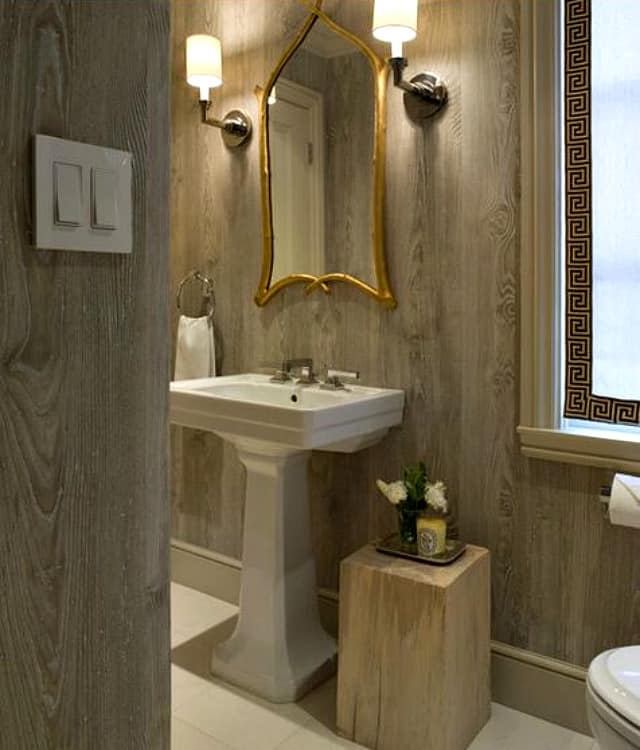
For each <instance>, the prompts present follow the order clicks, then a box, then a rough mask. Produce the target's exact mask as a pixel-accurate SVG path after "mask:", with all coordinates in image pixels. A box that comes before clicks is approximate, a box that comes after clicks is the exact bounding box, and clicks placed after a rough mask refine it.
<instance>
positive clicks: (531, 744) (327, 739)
mask: <svg viewBox="0 0 640 750" xmlns="http://www.w3.org/2000/svg"><path fill="white" fill-rule="evenodd" d="M236 612H237V608H236V607H234V606H233V605H231V604H227V603H226V602H223V601H220V600H218V599H214V598H212V597H210V596H206V595H205V594H201V593H200V592H198V591H194V590H193V589H189V588H186V587H184V586H180V585H178V584H172V585H171V617H172V632H171V647H172V661H173V665H172V679H173V686H172V702H173V718H172V725H173V729H172V750H276V748H277V750H337V749H338V748H354V749H355V750H357V748H359V747H360V745H355V744H353V743H352V742H347V741H346V740H342V739H340V738H339V737H337V736H336V735H335V734H334V732H333V731H332V727H333V726H334V722H335V705H334V704H335V680H331V681H329V682H327V683H325V684H324V685H321V686H320V687H319V688H317V689H316V690H315V691H314V692H312V693H311V694H310V695H308V696H306V697H305V698H304V699H303V700H302V701H300V702H299V703H296V704H285V705H273V704H271V703H268V702H266V701H263V700H261V699H260V698H256V697H255V696H252V695H249V694H248V693H244V692H243V691H241V690H237V689H235V688H232V687H230V686H228V685H225V684H224V683H222V682H221V681H219V680H216V679H214V678H212V677H210V676H209V675H208V654H210V652H211V648H212V646H213V643H214V642H215V641H216V640H219V639H220V638H223V637H226V634H228V633H230V632H231V630H232V629H233V624H234V619H235V615H236ZM398 750H401V749H400V748H399V749H398ZM470 750H597V745H596V744H595V743H594V741H593V740H592V739H591V738H590V737H585V736H584V735H581V734H576V733H575V732H570V731H569V730H567V729H563V728H562V727H559V726H556V725H555V724H549V723H548V722H546V721H541V720H540V719H536V718H534V717H532V716H529V715H527V714H523V713H519V712H518V711H513V710H511V709H509V708H506V707H505V706H501V705H499V704H497V703H494V704H493V710H492V717H491V720H490V721H489V723H488V724H487V725H486V726H485V727H484V729H483V730H482V731H481V732H480V734H479V735H478V736H477V737H476V739H475V740H474V742H473V744H472V745H471V747H470Z"/></svg>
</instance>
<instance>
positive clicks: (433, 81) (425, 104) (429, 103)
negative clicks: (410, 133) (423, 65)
mask: <svg viewBox="0 0 640 750" xmlns="http://www.w3.org/2000/svg"><path fill="white" fill-rule="evenodd" d="M410 84H413V86H415V87H416V89H417V90H418V91H419V90H423V91H424V92H425V94H427V95H426V96H420V95H418V94H417V92H414V91H405V93H404V106H405V109H406V111H407V114H408V115H409V117H411V119H412V120H424V119H426V118H428V117H433V115H435V114H437V113H438V112H439V111H440V110H441V109H442V108H443V107H444V105H445V104H446V103H447V101H448V98H449V95H448V92H447V87H446V85H445V82H444V81H443V80H442V78H440V77H439V76H437V75H436V74H435V73H418V75H416V76H414V77H413V78H412V79H411V81H410Z"/></svg>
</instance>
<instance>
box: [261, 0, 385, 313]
mask: <svg viewBox="0 0 640 750" xmlns="http://www.w3.org/2000/svg"><path fill="white" fill-rule="evenodd" d="M387 74H388V68H387V66H386V64H385V62H384V60H382V59H381V58H380V57H379V56H378V55H376V54H375V53H374V52H373V51H372V50H371V49H370V48H369V47H368V45H367V44H365V43H364V42H363V41H362V40H361V39H359V38H358V37H357V36H355V35H354V34H352V33H351V32H349V31H347V30H346V29H345V28H343V27H342V26H340V25H339V24H338V23H336V22H335V21H333V20H332V19H331V18H329V16H327V15H326V13H325V12H324V11H323V10H322V0H316V2H315V4H313V5H311V4H309V15H308V17H307V18H306V19H305V21H304V23H303V25H302V27H301V28H300V30H299V31H298V33H297V35H296V37H295V39H294V40H293V42H292V44H291V45H290V47H289V48H288V49H287V51H286V52H285V53H284V55H283V57H282V58H281V60H280V61H279V62H278V64H277V66H276V68H275V70H274V71H273V73H272V74H271V77H270V78H269V80H268V82H267V84H266V86H265V87H264V88H258V89H257V93H258V96H259V99H260V160H261V175H262V229H263V258H262V272H261V276H260V286H259V288H258V291H257V293H256V296H255V301H256V303H257V304H258V305H260V306H262V305H265V304H266V303H267V302H269V301H270V300H271V299H273V297H274V296H275V295H276V294H277V293H278V292H279V291H281V290H282V289H284V288H286V287H287V286H289V285H291V284H300V285H303V288H304V292H305V293H306V294H311V292H313V291H314V290H322V291H323V292H325V293H326V294H328V293H329V292H330V287H331V284H332V283H336V282H342V283H347V284H353V285H354V286H356V287H357V288H359V289H360V290H361V291H363V292H364V293H366V294H368V295H370V296H371V297H373V298H374V299H376V300H378V301H379V302H380V303H382V304H383V305H385V306H386V307H390V308H391V307H395V306H396V301H395V298H394V296H393V294H392V292H391V289H390V286H389V280H388V276H387V267H386V260H385V250H384V182H385V174H384V171H385V133H386V120H385V118H386V88H387Z"/></svg>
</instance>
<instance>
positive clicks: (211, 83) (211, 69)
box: [187, 34, 252, 148]
mask: <svg viewBox="0 0 640 750" xmlns="http://www.w3.org/2000/svg"><path fill="white" fill-rule="evenodd" d="M187 83H188V84H189V85H190V86H195V87H196V88H198V89H200V119H201V121H202V122H203V123H204V124H205V125H212V126H213V127H214V128H220V129H221V130H222V140H223V141H224V142H225V145H227V146H229V147H230V148H235V147H236V146H240V145H242V144H243V143H244V142H245V141H246V140H247V139H248V138H249V136H250V135H251V130H252V124H251V119H250V117H249V115H247V114H246V112H243V111H242V110H240V109H233V110H231V112H229V113H227V115H226V116H225V118H224V120H217V119H216V118H214V117H209V108H210V107H211V100H210V99H209V89H215V88H217V87H218V86H222V47H221V45H220V40H219V39H216V37H215V36H209V35H208V34H193V35H192V36H189V37H187Z"/></svg>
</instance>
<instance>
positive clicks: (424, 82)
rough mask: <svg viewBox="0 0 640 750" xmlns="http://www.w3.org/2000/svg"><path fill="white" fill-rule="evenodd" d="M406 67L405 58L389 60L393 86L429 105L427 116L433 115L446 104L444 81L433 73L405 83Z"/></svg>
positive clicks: (422, 74) (446, 96)
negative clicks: (430, 109)
mask: <svg viewBox="0 0 640 750" xmlns="http://www.w3.org/2000/svg"><path fill="white" fill-rule="evenodd" d="M407 65H408V61H407V58H406V57H391V58H389V66H390V67H391V70H392V71H393V85H394V86H396V87H397V88H399V89H402V90H403V91H406V92H407V93H408V94H412V95H413V96H415V97H418V98H419V99H421V100H422V101H423V102H425V103H427V104H429V105H431V107H432V111H430V112H429V113H428V114H429V115H430V114H435V113H436V112H437V111H438V110H440V109H441V108H442V107H443V106H444V105H445V104H446V103H447V98H448V93H447V87H446V85H445V83H444V81H443V80H442V79H441V78H439V77H438V76H437V75H435V74H434V73H420V74H418V75H417V76H414V77H413V78H412V79H411V80H410V81H405V79H404V70H405V68H406V67H407Z"/></svg>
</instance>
